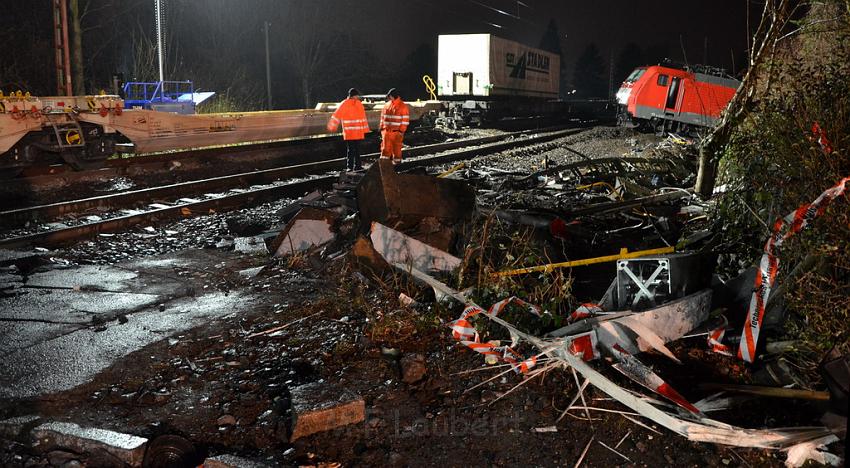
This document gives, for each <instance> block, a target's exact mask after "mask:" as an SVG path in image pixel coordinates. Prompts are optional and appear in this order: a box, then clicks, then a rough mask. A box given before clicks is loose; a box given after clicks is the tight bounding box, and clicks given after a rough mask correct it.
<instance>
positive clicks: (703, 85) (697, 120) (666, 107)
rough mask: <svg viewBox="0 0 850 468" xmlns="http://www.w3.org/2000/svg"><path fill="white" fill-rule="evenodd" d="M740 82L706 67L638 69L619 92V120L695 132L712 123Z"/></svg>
mask: <svg viewBox="0 0 850 468" xmlns="http://www.w3.org/2000/svg"><path fill="white" fill-rule="evenodd" d="M739 84H740V82H739V81H738V80H736V79H734V78H732V77H729V76H727V75H726V74H725V73H724V72H723V70H719V69H716V68H710V67H705V66H694V67H684V66H683V67H676V66H672V65H668V64H665V65H653V66H648V67H640V68H636V69H635V70H634V71H633V72H632V73H631V75H629V77H628V78H626V81H624V82H623V84H622V86H620V90H619V91H617V103H618V104H619V106H620V117H619V119H620V122H621V124H624V125H626V126H632V127H641V128H644V129H648V130H655V131H658V132H665V131H674V132H683V133H694V132H695V131H697V130H698V129H699V128H700V127H707V126H710V125H713V124H714V122H716V121H717V119H718V118H719V117H720V113H721V112H722V111H723V109H725V108H726V105H727V104H729V101H730V100H731V99H732V96H734V95H735V91H736V90H737V89H738V85H739Z"/></svg>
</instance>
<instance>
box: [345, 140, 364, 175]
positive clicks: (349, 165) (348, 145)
mask: <svg viewBox="0 0 850 468" xmlns="http://www.w3.org/2000/svg"><path fill="white" fill-rule="evenodd" d="M345 157H346V161H345V168H346V169H348V170H349V171H353V170H360V169H363V166H362V165H360V140H345Z"/></svg>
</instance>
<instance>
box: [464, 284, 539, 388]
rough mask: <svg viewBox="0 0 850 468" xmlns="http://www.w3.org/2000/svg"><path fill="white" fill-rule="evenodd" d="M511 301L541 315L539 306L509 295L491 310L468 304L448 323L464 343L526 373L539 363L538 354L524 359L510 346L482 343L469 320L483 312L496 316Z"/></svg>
mask: <svg viewBox="0 0 850 468" xmlns="http://www.w3.org/2000/svg"><path fill="white" fill-rule="evenodd" d="M511 303H514V304H517V305H520V306H522V307H525V308H526V309H527V310H528V312H530V313H532V314H534V315H536V316H538V317H539V316H540V309H539V308H538V307H537V306H535V305H533V304H529V303H528V302H525V301H523V300H522V299H520V298H518V297H509V298H507V299H503V300H501V301H499V302H497V303H495V304H493V305H492V306H491V307H490V309H489V310H484V309H482V308H480V307H476V306H467V307H466V308H465V309H464V310H463V313H461V314H460V318H458V319H457V320H455V321H454V322H450V323H449V324H448V325H449V327H450V328H451V329H452V336H454V338H455V339H456V340H458V341H459V342H460V343H461V344H462V345H464V346H466V347H468V348H469V349H471V350H473V351H475V352H477V353H481V354H483V355H485V356H487V355H491V356H496V358H498V359H499V360H501V361H503V362H506V363H508V364H512V365H513V366H514V370H516V371H517V372H522V373H526V372H528V371H529V369H531V368H532V367H534V366H535V365H536V364H537V357H536V356H532V357H530V358H528V359H524V358H523V356H522V355H521V354H519V353H517V352H516V351H514V350H513V349H512V348H511V347H510V346H496V345H495V344H493V343H488V342H484V343H482V342H481V337H480V336H479V335H478V332H477V331H476V330H475V327H474V326H473V325H472V322H470V321H469V319H471V318H472V317H474V316H476V315H478V314H481V313H484V314H487V315H490V316H493V317H495V316H497V315H499V313H501V312H502V310H503V309H504V308H505V307H507V305H508V304H511Z"/></svg>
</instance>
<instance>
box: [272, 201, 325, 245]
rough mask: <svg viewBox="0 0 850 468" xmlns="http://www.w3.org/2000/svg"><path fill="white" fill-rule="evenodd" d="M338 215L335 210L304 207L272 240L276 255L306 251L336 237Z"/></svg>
mask: <svg viewBox="0 0 850 468" xmlns="http://www.w3.org/2000/svg"><path fill="white" fill-rule="evenodd" d="M337 217H338V215H337V214H336V213H335V212H333V211H328V210H321V209H318V208H312V207H305V208H302V209H301V211H299V212H298V214H296V215H295V217H293V218H292V219H291V220H290V221H289V223H287V224H286V227H285V228H284V229H283V231H281V232H280V234H278V236H277V238H275V240H274V241H273V242H272V245H271V247H272V251H273V252H274V256H275V257H283V256H286V255H291V254H293V253H298V252H304V251H306V250H308V249H310V248H312V247H316V246H320V245H324V244H327V243H328V242H330V241H332V240H333V239H334V238H335V237H336V234H335V233H334V231H333V225H334V223H335V222H336V219H337Z"/></svg>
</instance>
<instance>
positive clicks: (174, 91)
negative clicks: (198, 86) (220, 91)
mask: <svg viewBox="0 0 850 468" xmlns="http://www.w3.org/2000/svg"><path fill="white" fill-rule="evenodd" d="M213 94H215V93H213V92H202V93H196V92H195V85H194V84H193V83H192V82H191V81H153V82H139V81H131V82H128V83H124V107H125V108H127V109H132V108H134V107H138V108H142V109H150V110H155V111H160V112H172V113H177V114H194V113H195V106H197V105H198V104H200V103H202V102H204V101H205V100H207V99H208V98H209V97H211V96H212V95H213Z"/></svg>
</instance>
